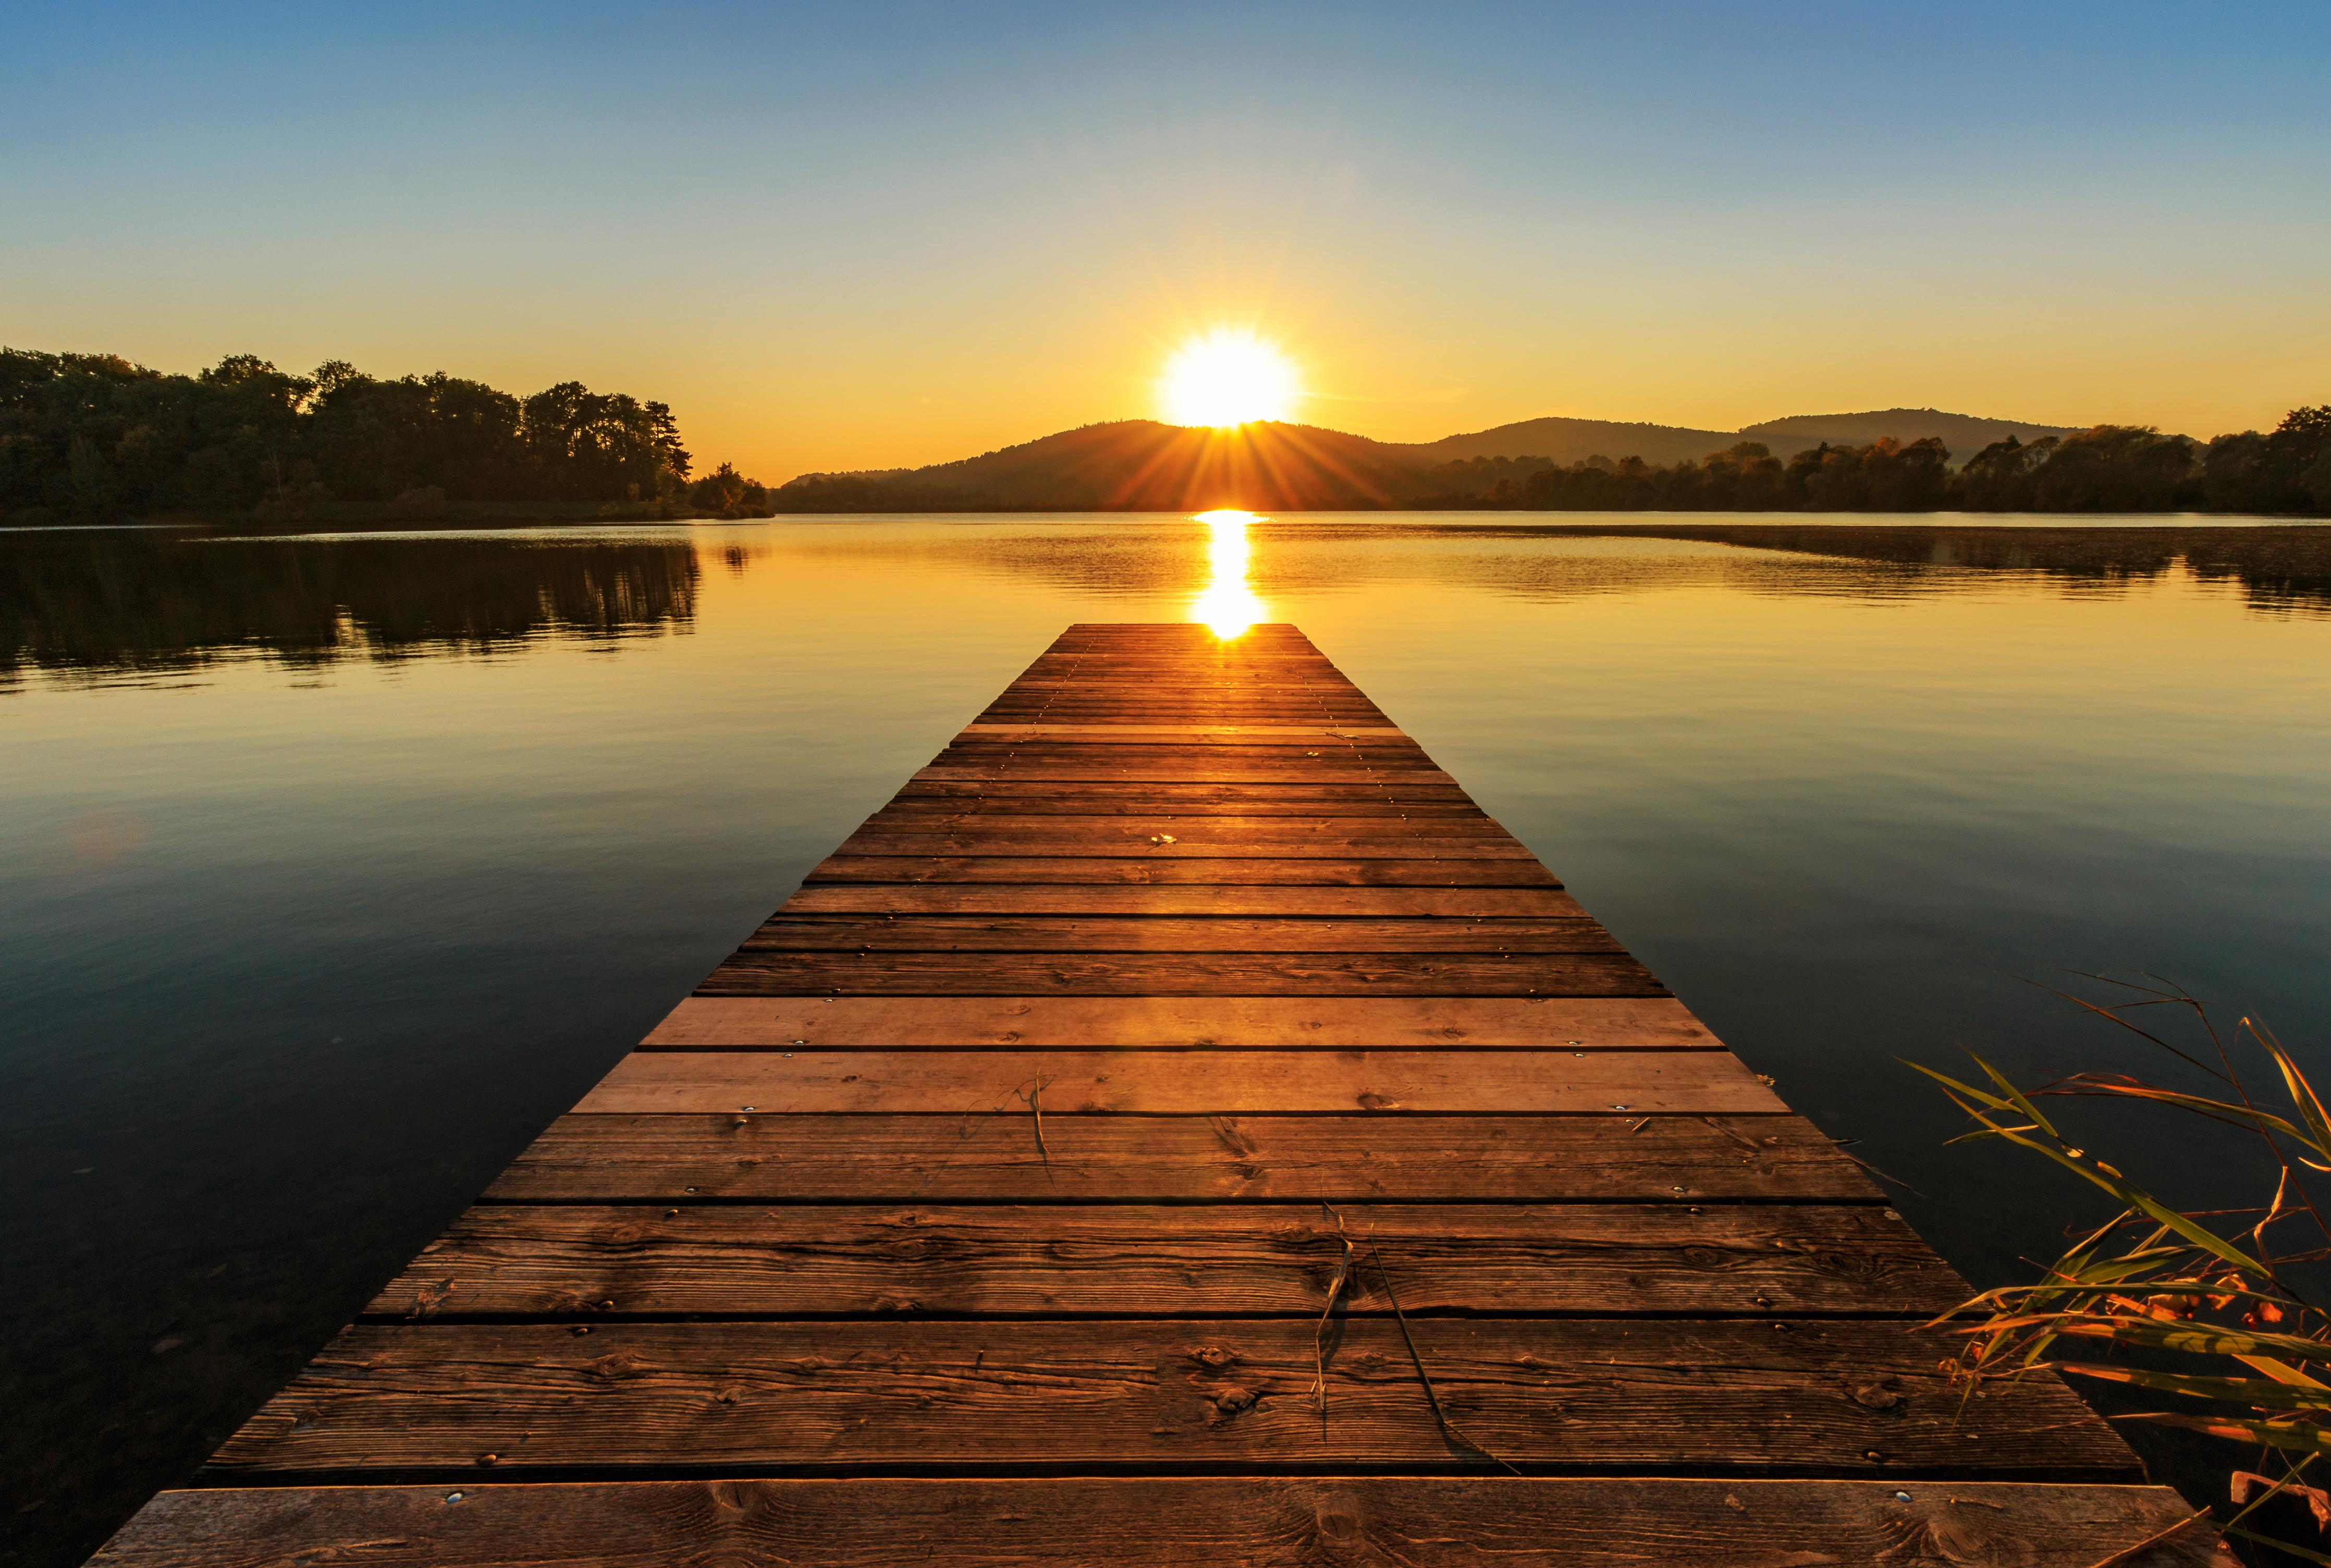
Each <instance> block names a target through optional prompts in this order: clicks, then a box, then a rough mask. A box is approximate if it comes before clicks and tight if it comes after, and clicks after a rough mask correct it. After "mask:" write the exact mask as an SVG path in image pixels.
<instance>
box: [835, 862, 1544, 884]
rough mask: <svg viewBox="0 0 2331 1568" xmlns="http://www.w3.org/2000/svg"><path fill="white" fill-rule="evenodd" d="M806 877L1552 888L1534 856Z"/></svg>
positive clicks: (962, 868)
mask: <svg viewBox="0 0 2331 1568" xmlns="http://www.w3.org/2000/svg"><path fill="white" fill-rule="evenodd" d="M804 880H805V881H808V882H1007V883H1008V882H1090V883H1141V884H1166V883H1194V884H1200V885H1204V886H1210V887H1225V886H1235V885H1238V884H1242V883H1243V884H1251V885H1254V886H1259V887H1320V888H1559V887H1561V886H1562V884H1561V883H1560V882H1558V881H1556V880H1555V878H1554V874H1553V873H1552V872H1550V871H1548V870H1546V868H1545V867H1544V866H1541V865H1539V864H1538V863H1537V861H1536V860H1527V859H1521V860H1452V859H1447V858H1441V859H1402V860H1391V859H1366V860H1330V859H1327V858H1325V857H1322V858H1319V859H1316V860H1314V859H1306V858H1302V857H1296V856H1287V857H1280V858H1273V859H1264V858H1261V857H1260V856H1257V857H1254V858H1251V859H1250V858H1242V857H1232V858H1228V859H1224V858H1219V857H1217V858H1209V859H1203V860H1202V859H1200V858H1198V857H1196V856H1191V857H1188V858H1186V859H1185V858H1182V857H1178V856H1173V855H1158V856H1154V857H1149V856H1145V857H1139V858H1134V857H1127V858H1123V859H1118V858H1113V857H1104V856H1091V857H1076V856H1062V857H1034V856H1029V857H1023V856H1018V855H928V856H909V855H872V854H849V855H836V856H834V857H833V858H832V859H830V860H821V861H819V862H818V864H817V865H816V866H815V867H814V868H813V869H812V870H811V871H810V874H809V875H808V876H807V877H806V878H804Z"/></svg>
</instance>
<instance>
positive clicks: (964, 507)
mask: <svg viewBox="0 0 2331 1568" xmlns="http://www.w3.org/2000/svg"><path fill="white" fill-rule="evenodd" d="M1410 450H1411V449H1408V448H1405V447H1399V446H1394V445H1390V444H1387V443H1386V442H1376V441H1370V440H1368V439H1367V438H1366V437H1365V436H1358V435H1346V434H1344V433H1343V432H1340V431H1333V430H1321V429H1318V427H1316V426H1313V425H1306V424H1283V423H1276V422H1267V423H1256V424H1250V425H1246V426H1244V427H1242V428H1241V429H1239V430H1237V431H1218V430H1211V429H1207V428H1204V427H1195V428H1193V427H1187V426H1183V425H1175V424H1161V423H1158V422H1156V420H1148V419H1126V420H1117V421H1114V422H1112V423H1107V424H1089V425H1085V426H1083V427H1082V428H1080V429H1078V430H1067V431H1062V432H1060V433H1059V434H1057V435H1048V436H1044V437H1042V438H1040V439H1038V440H1036V441H1031V442H1022V443H1021V444H1020V445H1018V446H1007V447H1004V448H1003V449H1002V450H1000V451H991V452H987V453H985V454H983V455H982V456H979V457H974V458H965V459H963V460H961V461H956V462H948V463H937V464H934V465H932V466H931V467H929V468H921V469H915V470H911V471H909V472H904V473H899V472H890V473H880V474H874V473H855V474H804V476H802V477H801V478H800V479H797V480H794V481H793V482H792V483H791V484H788V485H786V486H785V487H784V489H781V490H779V491H778V492H777V497H776V499H777V504H778V506H779V507H780V508H781V509H783V510H785V511H1134V512H1149V511H1156V512H1174V511H1192V510H1196V509H1201V508H1207V507H1244V508H1250V509H1251V510H1255V511H1346V510H1356V509H1358V510H1365V509H1369V508H1378V507H1391V506H1402V505H1406V504H1408V503H1410V502H1413V501H1415V500H1418V499H1422V498H1423V497H1425V496H1428V495H1431V494H1432V493H1434V491H1435V490H1436V489H1438V488H1440V487H1437V486H1436V485H1434V484H1433V483H1432V480H1431V477H1430V471H1429V470H1428V469H1427V468H1426V467H1425V466H1424V465H1422V464H1420V463H1419V462H1418V461H1416V460H1415V459H1413V457H1410V456H1408V455H1407V453H1408V451H1410Z"/></svg>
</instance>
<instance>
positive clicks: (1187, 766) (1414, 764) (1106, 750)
mask: <svg viewBox="0 0 2331 1568" xmlns="http://www.w3.org/2000/svg"><path fill="white" fill-rule="evenodd" d="M931 765H932V766H934V767H943V768H980V767H1012V768H1016V769H1018V770H1020V771H1021V772H1023V773H1026V772H1028V771H1030V770H1032V769H1036V768H1080V767H1091V768H1118V769H1126V768H1165V769H1168V770H1170V771H1171V772H1172V773H1173V774H1175V776H1177V777H1186V776H1188V775H1189V774H1220V775H1221V776H1223V777H1224V778H1229V779H1238V778H1249V779H1253V778H1261V777H1268V776H1271V775H1273V774H1289V775H1291V776H1293V777H1296V778H1299V779H1301V778H1311V779H1318V780H1319V781H1321V782H1323V783H1332V782H1334V781H1335V780H1337V779H1339V778H1341V779H1349V778H1351V777H1353V776H1354V775H1355V774H1368V773H1375V774H1402V773H1414V774H1424V773H1438V772H1439V771H1440V770H1439V769H1438V768H1437V767H1435V766H1434V765H1433V764H1432V760H1431V759H1430V758H1428V757H1427V756H1426V755H1424V752H1423V751H1422V749H1421V748H1420V747H1418V746H1415V745H1414V744H1413V743H1409V744H1403V743H1401V742H1398V741H1384V740H1379V741H1370V742H1368V743H1367V744H1366V745H1365V746H1363V745H1361V744H1359V743H1357V742H1355V741H1322V742H1320V743H1319V745H1318V746H1317V747H1306V746H1106V745H1102V744H1099V743H1098V742H1088V743H1084V744H1076V743H1071V742H1068V741H1044V742H1042V743H1038V744H1034V745H1029V746H994V745H988V744H985V743H981V742H972V741H963V742H958V743H956V745H954V746H949V747H947V750H945V751H943V752H941V753H939V754H938V755H937V757H936V758H934V759H933V761H932V764H931Z"/></svg>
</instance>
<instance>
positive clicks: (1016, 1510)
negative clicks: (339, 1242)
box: [96, 1475, 2236, 1568]
mask: <svg viewBox="0 0 2331 1568" xmlns="http://www.w3.org/2000/svg"><path fill="white" fill-rule="evenodd" d="M2190 1512H2191V1510H2189V1509H2188V1508H2187V1507H2186V1506H2185V1505H2184V1502H2183V1501H2182V1500H2181V1499H2180V1498H2179V1497H2178V1496H2177V1494H2175V1493H2174V1492H2172V1491H2170V1490H2169V1489H2168V1488H2167V1487H2120V1486H2078V1485H2060V1484H2056V1485H2051V1484H2036V1483H2017V1482H1998V1481H1948V1482H1943V1481H1935V1482H1924V1481H1906V1482H1899V1483H1898V1482H1895V1481H1891V1480H1889V1481H1812V1482H1808V1481H1772V1480H1756V1479H1750V1478H1734V1479H1727V1480H1684V1479H1664V1478H1625V1479H1623V1480H1621V1479H1613V1478H1610V1477H1594V1478H1558V1477H1545V1478H1517V1477H1511V1476H1498V1475H1482V1476H1467V1477H1463V1478H1435V1477H1424V1476H1370V1477H1340V1476H1339V1477H1317V1478H1315V1477H1255V1478H1225V1477H1142V1478H1106V1477H1077V1478H1059V1479H1046V1480H1021V1479H1011V1480H1002V1479H997V1480H922V1479H858V1480H687V1481H626V1482H600V1483H574V1482H569V1483H545V1484H538V1485H530V1486H529V1485H508V1484H496V1483H481V1482H479V1481H476V1480H471V1481H464V1482H462V1483H461V1484H460V1485H459V1486H446V1485H439V1486H428V1487H387V1486H364V1487H268V1488H253V1487H219V1488H214V1489H210V1490H188V1491H176V1492H165V1493H163V1494H162V1495H161V1496H160V1497H157V1498H155V1499H154V1501H153V1502H152V1503H151V1504H149V1505H147V1507H146V1509H145V1511H144V1512H142V1513H140V1514H139V1515H138V1516H137V1517H136V1518H135V1519H132V1520H131V1521H130V1522H129V1523H128V1525H125V1526H123V1528H122V1530H121V1532H120V1533H119V1535H115V1536H114V1538H113V1539H112V1540H111V1541H110V1542H109V1543H108V1544H107V1545H106V1547H105V1549H104V1550H103V1551H102V1552H101V1553H100V1554H99V1555H98V1557H97V1559H96V1563H97V1564H100V1565H102V1568H314V1565H315V1564H318V1563H343V1562H349V1563H355V1562H361V1563H370V1564H374V1565H376V1568H443V1565H445V1564H450V1563H504V1564H517V1563H531V1564H540V1565H545V1568H547V1565H551V1564H557V1565H559V1568H585V1565H586V1564H588V1565H594V1568H668V1565H670V1564H672V1563H707V1564H711V1563H718V1564H734V1565H737V1568H781V1565H786V1568H790V1565H804V1568H805V1565H808V1564H815V1565H817V1568H896V1565H897V1564H899V1563H909V1562H914V1563H923V1562H944V1563H948V1564H950V1565H951V1568H1090V1565H1091V1564H1094V1563H1110V1564H1114V1565H1115V1568H1482V1565H1483V1564H1485V1563H1497V1564H1499V1565H1500V1568H1643V1565H1644V1564H1646V1563H1658V1564H1660V1568H1784V1565H1790V1568H1814V1565H1816V1564H1839V1565H1854V1564H1881V1563H1882V1564H1885V1565H1886V1568H2096V1565H2097V1564H2098V1563H2105V1562H2107V1561H2108V1562H2110V1563H2112V1568H2236V1563H2235V1560H2234V1558H2233V1556H2232V1554H2231V1553H2229V1552H2227V1551H2226V1550H2225V1548H2224V1547H2223V1546H2222V1544H2219V1543H2218V1541H2217V1540H2216V1538H2215V1536H2214V1535H2213V1534H2212V1532H2211V1531H2210V1530H2209V1528H2208V1526H2207V1525H2199V1524H2197V1525H2190V1526H2186V1527H2184V1528H2179V1527H2178V1525H2179V1524H2180V1521H2181V1520H2183V1519H2184V1518H2185V1516H2187V1515H2188V1514H2189V1513H2190ZM2165 1532H2166V1533H2167V1535H2166V1538H2165V1539H2163V1540H2162V1541H2160V1542H2159V1543H2158V1544H2155V1545H2151V1546H2146V1545H2145V1543H2146V1542H2147V1541H2149V1540H2151V1539H2152V1538H2153V1537H2155V1536H2157V1535H2164V1533H2165ZM2123 1553H2128V1555H2126V1556H2124V1555H2122V1554H2123Z"/></svg>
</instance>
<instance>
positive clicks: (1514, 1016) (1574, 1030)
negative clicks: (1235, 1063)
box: [641, 996, 1723, 1050]
mask: <svg viewBox="0 0 2331 1568" xmlns="http://www.w3.org/2000/svg"><path fill="white" fill-rule="evenodd" d="M641 1044H642V1048H643V1049H656V1048H665V1049H675V1050H703V1049H707V1048H714V1049H728V1048H735V1047H743V1046H770V1047H785V1046H793V1045H806V1046H812V1047H818V1048H823V1049H825V1050H837V1049H840V1050H848V1049H852V1048H856V1047H861V1046H871V1047H908V1046H938V1047H968V1046H994V1047H1020V1046H1091V1045H1115V1046H1168V1047H1189V1046H1225V1047H1228V1046H1265V1047H1277V1048H1282V1049H1284V1048H1289V1047H1296V1048H1308V1049H1311V1050H1347V1049H1350V1048H1353V1047H1368V1046H1377V1047H1384V1046H1393V1047H1409V1048H1412V1049H1414V1048H1431V1047H1440V1046H1467V1047H1470V1048H1472V1049H1474V1050H1489V1049H1495V1048H1499V1047H1515V1048H1524V1049H1528V1048H1545V1047H1549V1046H1562V1047H1568V1048H1576V1049H1583V1050H1722V1049H1723V1044H1722V1042H1721V1041H1718V1040H1717V1038H1716V1037H1715V1036H1714V1035H1713V1034H1710V1033H1709V1032H1708V1026H1707V1025H1705V1024H1703V1023H1701V1022H1699V1020H1698V1019H1697V1018H1695V1017H1693V1016H1692V1014H1691V1012H1690V1010H1689V1009H1688V1008H1686V1007H1685V1006H1684V1004H1683V1003H1680V1002H1678V1001H1676V1000H1675V999H1674V998H1672V997H1644V998H1632V997H1631V998H1602V997H1586V998H1576V999H1570V998H1555V997H1548V998H1544V999H1540V1000H1535V1001H1533V1000H1527V999H1521V998H1514V997H1479V998H1464V999H1459V1000H1438V999H1433V998H1384V999H1377V998H1364V997H1317V998H1315V997H1275V996H1259V997H1235V996H1231V997H1209V998H1207V999H1206V1000H1204V1001H1203V1002H1194V1001H1190V1000H1187V999H1182V998H1175V997H1156V998H1143V999H1140V1000H1129V999H1124V998H1118V997H1076V996H1019V997H1000V998H978V999H970V1000H960V1001H959V1000H956V999H954V998H948V997H931V998H916V997H846V996H845V997H836V998H833V999H832V1000H827V1001H816V1002H812V1001H807V1000H800V999H792V998H786V999H773V1000H760V999H752V998H742V997H690V998H689V999H688V1000H687V1001H685V1002H682V1003H680V1005H679V1006H678V1007H675V1008H673V1009H672V1010H671V1012H670V1013H668V1014H666V1015H665V1017H664V1020H663V1022H661V1023H659V1024H657V1025H656V1027H655V1028H654V1029H653V1030H652V1031H650V1033H649V1035H648V1037H647V1039H646V1040H644V1041H642V1042H641Z"/></svg>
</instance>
